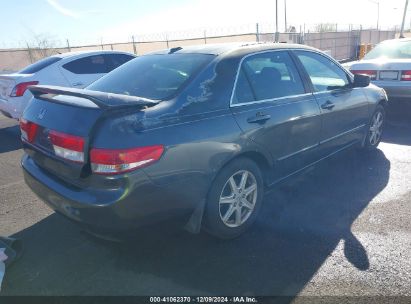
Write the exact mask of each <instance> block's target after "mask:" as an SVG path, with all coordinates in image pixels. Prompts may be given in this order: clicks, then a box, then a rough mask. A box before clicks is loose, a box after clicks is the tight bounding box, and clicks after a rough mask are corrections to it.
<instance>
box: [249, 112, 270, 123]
mask: <svg viewBox="0 0 411 304" xmlns="http://www.w3.org/2000/svg"><path fill="white" fill-rule="evenodd" d="M270 118H271V115H270V114H264V113H261V112H257V113H256V114H255V116H253V117H249V118H247V122H248V123H265V122H266V121H267V120H269V119H270Z"/></svg>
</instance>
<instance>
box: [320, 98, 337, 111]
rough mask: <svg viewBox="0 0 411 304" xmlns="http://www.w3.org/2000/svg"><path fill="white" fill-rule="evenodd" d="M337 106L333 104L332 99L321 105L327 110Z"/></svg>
mask: <svg viewBox="0 0 411 304" xmlns="http://www.w3.org/2000/svg"><path fill="white" fill-rule="evenodd" d="M334 107H335V104H333V103H332V102H331V101H329V100H327V101H326V102H325V103H323V104H322V105H321V109H326V110H331V109H332V108H334Z"/></svg>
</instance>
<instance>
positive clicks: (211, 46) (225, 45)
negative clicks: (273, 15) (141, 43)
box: [150, 42, 314, 55]
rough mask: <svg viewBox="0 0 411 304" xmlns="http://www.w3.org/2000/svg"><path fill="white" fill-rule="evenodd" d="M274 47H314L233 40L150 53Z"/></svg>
mask: <svg viewBox="0 0 411 304" xmlns="http://www.w3.org/2000/svg"><path fill="white" fill-rule="evenodd" d="M276 49H314V48H312V47H309V46H306V45H302V44H292V43H274V42H266V43H257V42H256V43H253V42H252V43H250V42H235V43H218V44H203V45H193V46H184V47H175V48H170V49H165V50H161V51H157V52H153V53H150V54H168V53H175V54H177V53H178V54H183V53H198V54H212V55H220V54H224V53H228V52H234V51H240V52H241V53H254V52H258V51H264V50H276Z"/></svg>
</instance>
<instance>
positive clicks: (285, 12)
mask: <svg viewBox="0 0 411 304" xmlns="http://www.w3.org/2000/svg"><path fill="white" fill-rule="evenodd" d="M284 32H287V0H284Z"/></svg>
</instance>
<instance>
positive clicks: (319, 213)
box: [0, 115, 411, 302]
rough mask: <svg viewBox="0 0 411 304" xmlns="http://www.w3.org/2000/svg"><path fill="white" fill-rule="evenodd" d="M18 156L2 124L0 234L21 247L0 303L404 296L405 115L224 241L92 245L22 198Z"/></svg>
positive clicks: (160, 236)
mask: <svg viewBox="0 0 411 304" xmlns="http://www.w3.org/2000/svg"><path fill="white" fill-rule="evenodd" d="M22 154H23V152H22V149H21V145H20V142H19V129H18V126H17V123H16V122H14V121H13V120H11V119H7V118H5V117H1V118H0V235H3V236H4V235H6V236H8V235H10V236H14V237H18V238H21V239H22V240H23V242H24V245H25V251H24V255H23V257H22V258H21V259H20V260H19V261H18V262H16V264H14V265H13V266H12V267H11V268H10V269H8V271H7V273H6V277H5V280H4V282H3V286H2V290H1V294H2V295H249V296H257V295H258V296H261V295H277V296H278V295H289V296H292V297H294V296H297V295H298V296H312V295H315V296H338V295H339V296H346V295H349V296H353V295H354V296H356V295H357V296H371V297H375V296H399V295H408V296H411V115H409V117H408V118H407V117H405V118H402V119H401V120H400V121H396V120H395V118H394V119H393V121H392V122H390V123H389V124H387V126H386V130H385V134H384V139H383V142H382V143H381V145H380V148H379V150H377V151H375V152H372V153H369V154H363V155H361V154H359V153H357V152H355V151H347V152H344V153H342V154H340V155H337V156H335V157H333V158H331V159H329V160H327V161H325V162H323V163H322V164H320V165H318V166H316V167H315V168H312V169H311V170H309V171H307V172H305V173H304V174H302V175H299V176H297V177H295V178H292V179H290V180H288V181H287V182H286V183H284V184H282V185H281V186H278V187H276V188H275V189H273V191H271V192H270V193H269V194H267V195H266V198H265V200H264V207H263V210H262V214H261V216H260V218H259V220H258V222H257V223H256V225H255V226H254V227H253V229H251V230H250V231H249V232H247V233H246V234H245V235H244V236H242V237H240V238H238V239H235V240H232V241H221V240H216V239H213V238H212V237H209V236H208V235H207V234H205V233H201V234H199V235H191V234H189V233H186V232H184V231H173V232H167V233H165V232H164V233H163V231H161V230H160V229H156V227H153V228H152V229H151V230H148V231H146V232H145V233H144V234H143V235H139V236H136V238H134V239H132V240H130V241H128V242H125V243H118V242H109V241H103V240H98V239H96V238H94V237H92V236H90V235H88V234H86V233H84V232H83V231H81V229H80V228H79V227H78V226H76V225H75V224H73V223H71V222H69V221H68V220H66V219H65V218H63V217H61V216H60V215H57V214H55V213H54V212H52V211H51V210H50V209H49V208H48V207H47V206H46V205H45V204H43V203H42V202H41V201H40V200H39V199H38V198H37V197H36V196H35V195H34V194H33V193H32V192H31V191H30V190H29V189H28V187H27V186H26V185H25V183H24V181H23V176H22V172H21V168H20V164H19V161H20V158H21V156H22ZM299 299H301V298H295V299H293V301H296V302H298V301H299Z"/></svg>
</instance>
